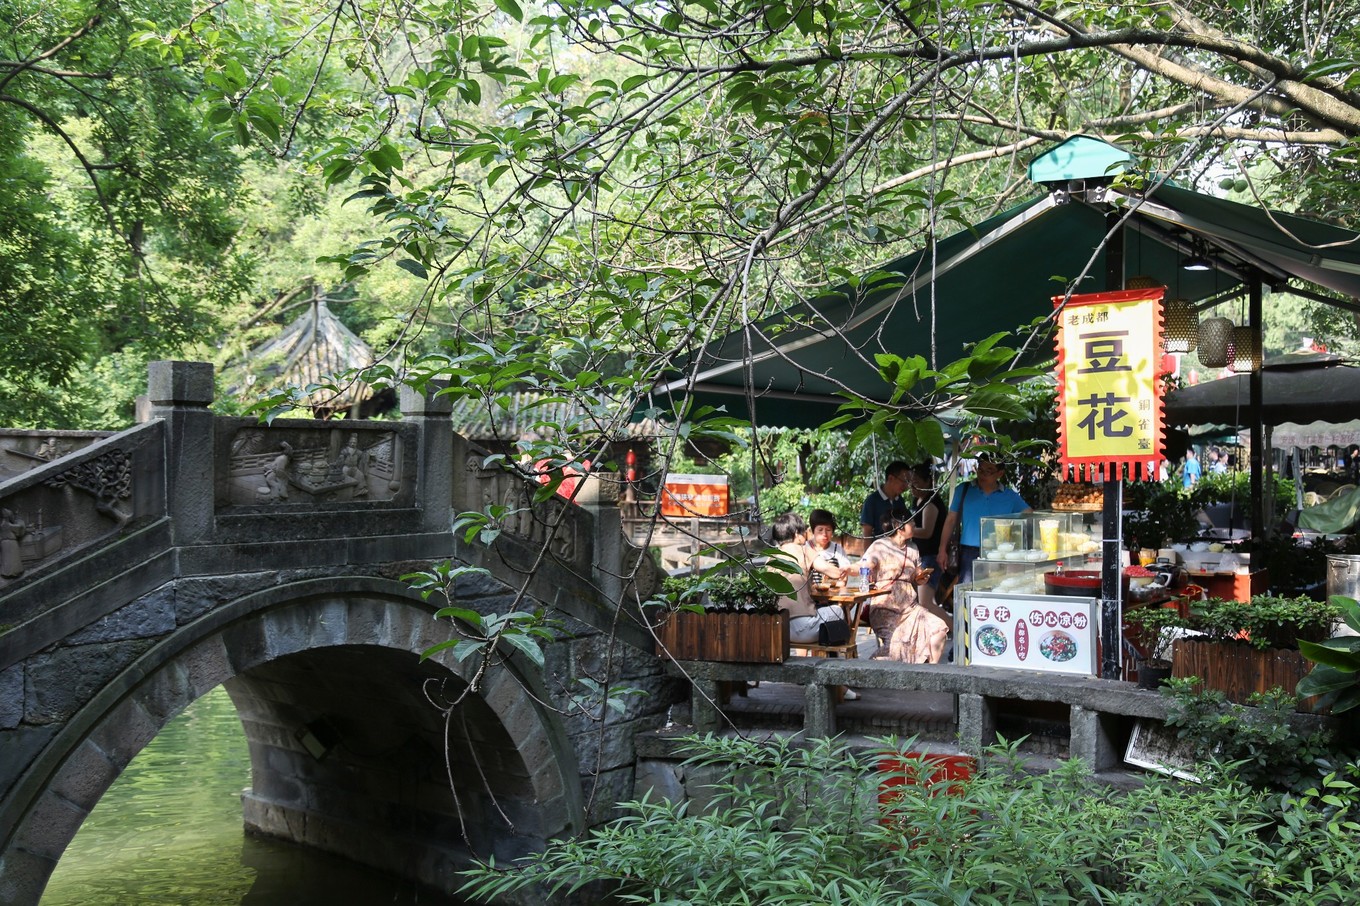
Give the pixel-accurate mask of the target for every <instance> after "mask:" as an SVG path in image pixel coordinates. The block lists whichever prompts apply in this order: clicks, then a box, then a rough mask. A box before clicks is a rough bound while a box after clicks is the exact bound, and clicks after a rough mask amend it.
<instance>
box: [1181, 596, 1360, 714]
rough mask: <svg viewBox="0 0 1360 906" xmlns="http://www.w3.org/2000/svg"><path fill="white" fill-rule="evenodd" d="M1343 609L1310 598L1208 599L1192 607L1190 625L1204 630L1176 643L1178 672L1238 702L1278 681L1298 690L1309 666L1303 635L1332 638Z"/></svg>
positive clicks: (1192, 627) (1310, 637)
mask: <svg viewBox="0 0 1360 906" xmlns="http://www.w3.org/2000/svg"><path fill="white" fill-rule="evenodd" d="M1340 614H1341V610H1340V607H1339V606H1338V605H1336V604H1332V603H1330V602H1324V601H1314V600H1313V599H1312V598H1308V597H1293V598H1290V597H1279V596H1275V595H1256V596H1255V597H1253V598H1252V599H1251V600H1250V601H1219V600H1211V601H1206V602H1202V603H1200V604H1197V605H1195V606H1194V607H1192V608H1191V611H1190V628H1191V629H1194V630H1197V631H1198V632H1200V633H1201V634H1202V635H1200V636H1198V637H1195V638H1185V639H1181V640H1180V641H1178V642H1177V643H1176V647H1175V656H1174V657H1173V659H1172V666H1173V670H1172V674H1173V675H1174V676H1177V677H1186V676H1198V677H1201V678H1202V679H1203V682H1204V685H1205V688H1208V689H1219V690H1221V691H1223V693H1224V694H1225V695H1226V696H1227V697H1228V699H1229V700H1230V701H1234V702H1238V703H1242V702H1245V701H1246V700H1247V699H1248V697H1250V696H1251V695H1252V694H1253V693H1256V692H1265V691H1267V690H1269V689H1271V688H1273V687H1275V686H1281V687H1283V688H1285V689H1294V688H1296V687H1297V686H1298V684H1299V681H1300V680H1302V679H1303V677H1304V674H1305V673H1306V672H1307V669H1308V662H1307V660H1306V659H1305V658H1304V656H1303V655H1302V654H1301V653H1300V652H1299V641H1300V639H1302V640H1305V641H1311V642H1318V641H1321V640H1322V639H1324V638H1326V637H1327V635H1328V634H1329V633H1330V631H1331V627H1332V624H1333V623H1334V622H1335V621H1336V620H1337V618H1338V617H1339V616H1340Z"/></svg>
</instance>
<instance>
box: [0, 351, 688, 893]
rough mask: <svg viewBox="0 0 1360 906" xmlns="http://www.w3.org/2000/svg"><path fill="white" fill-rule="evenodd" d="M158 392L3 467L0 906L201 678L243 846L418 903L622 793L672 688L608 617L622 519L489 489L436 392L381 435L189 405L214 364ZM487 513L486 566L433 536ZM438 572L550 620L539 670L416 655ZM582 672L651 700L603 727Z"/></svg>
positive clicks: (34, 444)
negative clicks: (419, 584)
mask: <svg viewBox="0 0 1360 906" xmlns="http://www.w3.org/2000/svg"><path fill="white" fill-rule="evenodd" d="M150 390H151V393H150V407H149V412H148V419H147V421H146V422H145V423H144V424H142V425H140V426H139V427H137V428H134V429H132V430H131V431H128V432H123V433H122V434H119V435H113V436H109V437H104V438H96V439H93V440H92V441H89V440H87V442H86V444H85V445H84V446H82V447H81V448H80V449H78V450H75V451H73V452H71V453H69V454H67V455H65V456H62V455H58V456H56V457H55V458H51V459H45V458H41V457H38V456H37V455H36V454H35V453H32V452H25V453H24V454H23V456H22V457H20V458H22V459H23V462H24V465H25V466H31V467H30V468H28V470H27V471H23V472H22V473H21V474H18V475H17V477H11V478H9V480H7V481H5V482H4V483H3V484H0V507H2V508H3V510H4V513H5V514H6V515H5V517H4V518H5V519H6V520H7V521H9V522H10V523H12V524H22V528H21V529H15V530H14V534H16V535H18V536H19V537H18V538H16V539H13V540H15V541H17V542H21V544H20V548H21V553H22V556H21V557H20V558H19V559H18V560H15V559H14V558H13V557H11V558H9V559H7V560H6V561H5V562H6V563H7V564H10V565H13V566H15V567H16V569H18V570H19V572H18V574H17V575H6V576H4V577H3V578H0V583H2V584H0V624H3V625H0V796H2V797H3V798H0V902H3V903H6V904H16V906H22V904H36V903H37V902H38V900H39V898H40V896H41V893H42V890H43V887H44V885H45V884H46V881H47V878H48V877H49V875H50V873H51V871H52V870H53V868H54V867H55V865H56V863H57V861H58V860H59V859H60V857H61V854H62V852H63V851H64V850H65V848H66V846H67V844H68V843H69V842H70V840H71V839H72V837H73V836H74V834H75V833H76V831H77V830H78V828H79V826H80V824H81V822H82V821H83V820H84V818H85V817H86V816H87V815H88V814H89V811H90V810H91V809H92V808H93V807H94V805H95V804H96V803H97V802H98V800H99V798H100V796H101V795H102V794H103V793H104V791H105V790H106V789H107V788H108V787H109V786H110V785H111V784H112V783H113V781H114V780H115V779H116V778H117V777H118V775H119V774H120V773H121V772H122V770H123V769H124V768H125V767H126V766H127V764H128V763H129V762H130V761H131V759H132V758H133V757H134V756H135V755H136V754H137V752H139V751H140V750H141V749H142V748H143V747H144V746H145V745H146V744H147V743H148V742H149V741H150V740H151V739H153V738H154V737H155V736H156V734H157V733H158V732H160V730H161V729H162V728H163V727H164V726H165V725H166V723H167V722H169V721H170V720H171V719H173V717H174V716H175V715H177V714H178V713H180V712H181V711H182V710H183V709H184V708H185V707H186V706H187V705H188V704H190V703H191V702H192V701H194V700H195V699H197V698H198V697H199V696H201V695H203V694H204V693H206V692H208V691H209V690H211V689H213V688H215V687H217V686H218V685H225V687H226V689H227V692H228V693H229V695H230V696H231V699H232V702H233V703H234V705H235V707H236V709H237V712H238V714H239V715H240V717H241V721H242V727H243V729H244V732H245V736H246V739H247V741H248V744H249V751H250V758H251V781H250V787H249V789H247V790H246V791H245V793H244V794H243V814H244V820H245V823H246V826H247V828H248V829H251V830H253V831H256V832H260V833H264V834H269V835H273V836H278V837H282V838H285V839H288V840H292V841H295V842H298V843H301V844H304V845H309V846H314V847H317V848H320V849H323V850H327V851H330V852H334V853H338V854H341V855H344V856H346V857H349V858H352V859H355V860H356V861H359V862H363V863H365V864H369V865H372V866H374V867H377V868H380V869H384V870H387V871H390V872H393V873H396V874H400V875H403V876H406V877H410V878H414V879H417V880H419V881H421V882H423V883H426V884H429V885H431V886H433V887H436V888H442V889H453V888H455V887H456V886H457V879H456V876H455V871H456V869H457V868H458V867H460V866H462V865H465V864H467V863H468V861H469V860H470V859H472V858H474V857H478V856H480V857H485V856H489V855H494V856H495V857H496V858H497V859H498V860H504V859H507V858H513V857H514V856H517V855H521V854H523V853H525V852H529V851H533V850H535V849H537V848H540V847H541V846H542V845H543V843H544V841H546V840H547V839H548V838H550V837H552V836H555V835H560V834H563V833H569V832H574V831H579V830H581V829H583V828H585V827H586V826H589V825H591V824H593V823H597V822H599V821H601V820H604V819H606V818H607V817H609V816H610V815H611V813H612V809H613V807H614V805H615V803H616V802H618V801H619V800H620V799H622V798H626V797H629V796H631V795H632V793H633V787H634V764H635V761H636V755H635V748H634V739H635V737H636V736H637V735H638V734H639V733H640V732H644V731H648V730H652V729H654V728H656V727H657V726H658V724H659V723H660V721H661V720H662V718H663V716H664V714H665V712H666V710H667V708H668V706H669V705H670V704H672V703H673V702H675V701H676V700H677V698H678V697H679V696H680V695H681V693H682V689H681V686H680V685H679V684H678V682H677V681H676V680H673V679H669V678H667V677H666V676H665V675H664V674H663V673H662V672H661V670H660V669H659V666H658V663H657V661H656V659H655V658H654V657H652V656H651V654H650V650H649V647H648V645H647V635H646V631H645V628H644V627H643V625H642V622H641V620H640V618H639V617H638V616H637V615H636V608H635V607H634V608H629V607H628V606H622V607H621V606H620V604H621V602H623V603H624V604H626V602H627V601H628V600H629V599H630V595H631V600H632V601H633V602H634V603H635V602H636V599H637V592H638V590H639V587H638V586H645V585H646V583H647V582H649V581H652V579H653V577H652V576H651V575H650V574H649V573H648V571H647V569H646V566H647V565H648V564H647V562H646V561H645V559H641V560H640V559H639V556H638V553H637V551H636V550H635V549H631V548H630V547H629V546H628V545H627V544H626V543H624V542H623V540H622V534H621V531H620V529H619V521H618V516H617V511H616V510H612V509H611V508H609V507H601V508H599V509H598V510H595V511H593V512H592V511H586V510H583V509H581V508H579V507H564V506H561V505H559V504H557V503H556V502H550V503H549V504H547V505H544V504H539V503H535V502H534V501H533V500H532V499H531V496H526V490H527V489H526V488H525V487H524V486H523V483H522V482H518V480H517V479H514V477H513V476H506V475H504V474H503V473H499V472H497V473H493V472H490V471H486V470H483V469H481V467H480V457H479V456H478V455H477V451H475V450H472V449H471V448H470V446H469V445H468V444H467V443H466V442H464V441H462V440H461V439H460V438H457V437H456V436H455V435H453V433H452V431H451V430H450V427H449V423H448V418H447V406H445V405H443V404H442V401H441V400H440V399H439V398H438V397H433V396H426V397H422V396H417V395H415V394H411V393H407V394H405V395H404V397H403V413H404V415H405V416H406V418H405V419H404V420H403V421H402V422H401V423H377V424H373V425H369V424H355V425H350V424H346V423H325V422H322V423H317V422H306V421H287V422H275V423H274V425H272V426H270V427H269V428H263V427H261V426H259V425H258V424H255V423H253V422H248V421H245V420H241V419H224V418H217V417H213V416H212V415H211V414H210V413H209V412H208V410H207V408H206V406H207V404H208V402H210V400H211V369H210V368H209V367H207V366H203V365H199V364H197V363H156V364H154V365H153V367H152V376H151V381H150ZM11 433H12V432H11ZM3 440H4V438H0V442H3ZM21 440H22V444H21V446H22V447H23V449H24V450H25V451H30V450H32V451H36V450H37V449H39V448H40V446H41V445H39V444H38V440H39V438H36V437H32V436H29V437H24V438H21ZM0 455H3V453H0ZM506 500H510V501H512V502H515V503H516V506H515V507H514V509H515V510H516V512H515V513H514V515H513V516H512V517H511V518H509V519H507V522H506V524H505V525H504V526H503V529H504V533H503V534H502V536H501V538H500V539H498V540H497V541H496V542H495V543H494V544H493V545H492V546H491V547H490V548H489V549H487V548H468V547H465V546H464V545H462V544H461V543H460V541H459V539H458V538H456V537H455V536H454V535H453V534H452V533H451V531H450V519H451V514H452V513H454V512H457V511H459V510H464V509H475V510H480V509H482V508H483V506H484V505H485V504H486V503H488V502H495V503H502V502H504V501H506ZM0 526H3V523H0ZM30 535H34V536H36V540H37V541H38V542H39V543H37V544H35V543H34V538H31V537H29V536H30ZM25 539H27V540H25ZM8 540H10V539H9V538H8V537H7V536H6V535H5V534H4V531H3V528H2V527H0V545H4V544H5V543H6V541H8ZM545 547H546V549H547V550H548V551H549V554H550V556H549V557H548V558H547V560H546V563H537V561H538V560H539V559H540V558H539V556H538V554H539V551H540V550H542V549H544V548H545ZM9 550H10V551H11V552H13V551H14V550H15V548H14V547H13V546H10V547H9ZM0 553H4V551H3V549H0ZM450 557H452V558H453V559H454V560H455V561H458V562H462V563H471V564H474V565H481V566H483V567H484V568H486V569H487V571H488V572H487V573H486V574H483V575H474V576H470V577H464V578H460V579H459V580H458V582H457V585H456V590H455V597H456V601H457V603H458V605H459V606H460V607H467V608H469V609H471V610H475V611H477V612H478V613H481V614H483V615H491V614H495V613H504V612H505V611H507V610H509V609H511V608H514V609H519V610H528V609H533V608H535V607H538V606H550V607H553V608H555V609H556V611H557V616H559V617H560V619H561V621H562V628H561V630H560V631H559V633H558V635H557V639H556V641H554V642H552V643H550V644H548V645H546V646H545V648H544V661H543V666H542V667H539V665H537V664H536V663H534V662H532V661H530V660H528V659H527V658H525V657H524V656H523V654H520V653H512V652H509V651H506V652H499V653H498V655H497V658H496V660H497V665H496V666H495V667H494V668H493V669H490V670H487V671H485V672H479V671H478V669H477V667H478V659H477V658H476V657H469V658H467V659H465V660H462V661H457V660H455V659H454V658H452V656H451V654H450V652H448V651H445V652H443V653H441V654H439V655H436V656H434V657H431V658H428V659H424V660H422V659H421V657H420V655H421V653H422V652H423V651H425V650H427V649H428V648H430V647H431V646H434V645H436V644H438V643H440V642H443V641H446V640H449V639H451V638H456V637H457V635H456V633H455V628H454V627H453V625H452V624H450V623H449V622H448V621H447V620H438V621H437V620H435V619H434V618H433V613H434V610H435V609H436V603H435V602H432V601H425V600H423V599H422V598H421V596H420V595H419V594H418V593H417V592H415V591H413V590H412V589H411V587H410V586H409V585H408V584H407V583H405V582H403V581H401V577H402V576H403V575H406V574H408V573H411V572H414V571H417V570H421V569H428V568H430V567H431V565H432V564H435V563H438V562H440V561H443V560H445V559H449V558H450ZM536 563H537V568H536V569H534V570H532V571H530V567H531V566H533V565H535V564H536ZM639 566H641V568H639ZM10 571H11V570H8V569H7V570H6V572H10ZM642 590H643V591H644V592H645V590H646V589H645V587H644V588H642ZM582 677H589V678H594V679H597V680H598V681H599V682H601V684H602V685H605V686H608V685H610V684H622V685H625V686H630V687H633V688H635V689H638V690H640V691H642V692H645V693H647V694H646V695H643V696H635V697H629V698H627V699H626V704H625V708H624V711H623V713H616V712H615V711H613V710H611V709H609V708H606V707H604V706H603V705H602V704H601V703H600V702H598V701H591V700H588V699H584V700H583V699H582V698H581V697H580V695H579V693H580V692H581V691H582V689H581V688H580V687H579V686H578V685H576V684H575V681H576V680H578V679H579V678H582ZM474 682H475V683H476V688H475V689H470V684H471V683H474Z"/></svg>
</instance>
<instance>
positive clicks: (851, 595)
mask: <svg viewBox="0 0 1360 906" xmlns="http://www.w3.org/2000/svg"><path fill="white" fill-rule="evenodd" d="M887 593H888V590H887V589H886V588H882V589H870V590H869V591H863V590H861V589H858V588H847V587H844V586H831V587H827V586H817V585H814V586H812V601H813V603H814V604H816V605H817V606H818V607H822V606H825V605H827V604H839V605H840V606H841V610H842V611H843V612H844V613H845V622H846V623H848V624H849V625H850V641H848V642H846V643H845V644H844V645H812V644H808V645H800V644H798V643H797V642H795V643H794V644H793V647H795V648H804V649H806V650H807V651H808V652H809V653H810V654H812V655H814V656H817V657H833V656H838V657H849V658H853V657H857V656H858V654H859V647H858V645H857V644H856V642H855V636H856V635H857V633H858V632H859V621H860V618H861V617H862V616H863V615H864V608H863V607H862V606H860V605H862V604H863V603H864V602H866V601H868V600H869V599H870V598H876V597H878V596H879V595H884V594H887Z"/></svg>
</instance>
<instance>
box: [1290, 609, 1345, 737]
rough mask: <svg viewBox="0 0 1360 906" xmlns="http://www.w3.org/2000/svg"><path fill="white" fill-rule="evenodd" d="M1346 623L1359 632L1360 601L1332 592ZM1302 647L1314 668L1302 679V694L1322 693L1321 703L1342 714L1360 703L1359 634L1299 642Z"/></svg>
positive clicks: (1301, 650) (1335, 712)
mask: <svg viewBox="0 0 1360 906" xmlns="http://www.w3.org/2000/svg"><path fill="white" fill-rule="evenodd" d="M1331 601H1332V604H1334V605H1335V606H1336V607H1337V608H1339V609H1340V610H1341V615H1342V617H1344V618H1345V620H1346V625H1347V626H1349V627H1350V628H1351V629H1352V630H1354V631H1355V632H1360V603H1358V602H1356V600H1355V599H1354V598H1347V597H1344V596H1342V595H1333V596H1332V599H1331ZM1299 651H1300V652H1301V653H1302V654H1303V656H1304V657H1306V658H1308V660H1310V661H1312V662H1313V664H1314V667H1313V669H1312V671H1311V672H1310V673H1309V674H1308V675H1307V676H1305V677H1304V678H1303V679H1302V680H1301V681H1300V682H1299V688H1298V693H1299V695H1319V696H1322V697H1321V698H1320V699H1319V700H1318V705H1319V706H1320V707H1330V708H1331V710H1332V713H1333V714H1341V713H1343V712H1345V711H1349V710H1351V709H1352V708H1354V707H1356V706H1357V705H1360V636H1354V635H1351V636H1338V637H1337V638H1334V639H1327V640H1325V641H1323V642H1320V643H1317V642H1310V641H1307V640H1302V641H1300V642H1299Z"/></svg>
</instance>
